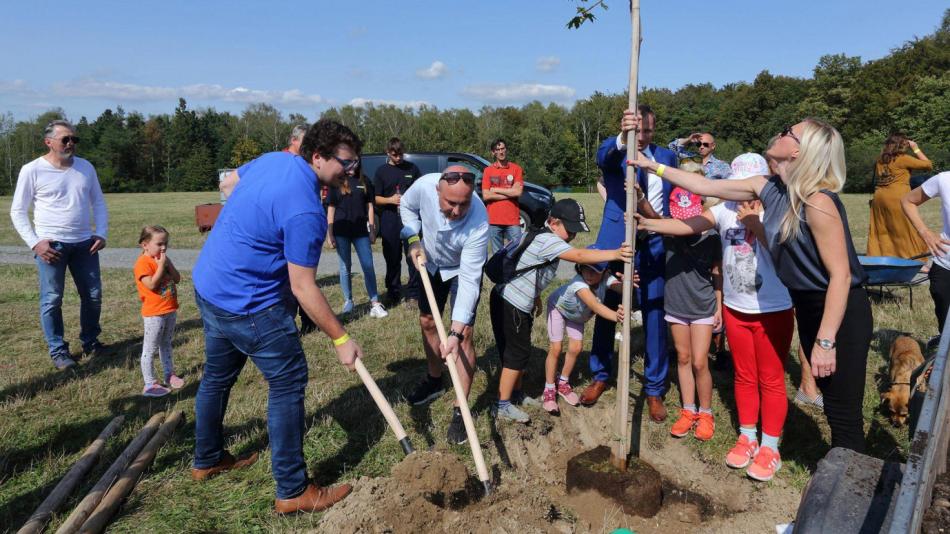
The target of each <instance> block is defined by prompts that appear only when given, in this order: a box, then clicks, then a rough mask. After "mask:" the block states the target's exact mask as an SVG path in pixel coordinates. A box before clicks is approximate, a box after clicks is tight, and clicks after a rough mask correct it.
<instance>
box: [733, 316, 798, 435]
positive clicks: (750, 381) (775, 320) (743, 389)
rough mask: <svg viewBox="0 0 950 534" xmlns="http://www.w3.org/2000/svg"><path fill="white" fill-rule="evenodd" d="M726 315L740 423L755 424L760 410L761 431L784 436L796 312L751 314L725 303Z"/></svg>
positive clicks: (744, 424)
mask: <svg viewBox="0 0 950 534" xmlns="http://www.w3.org/2000/svg"><path fill="white" fill-rule="evenodd" d="M723 318H724V319H725V323H726V338H727V339H728V340H729V348H730V349H732V361H733V363H734V364H735V370H736V379H735V393H736V408H737V409H738V411H739V424H740V425H742V426H756V425H757V424H758V422H759V412H761V414H762V432H763V433H765V434H768V435H770V436H781V435H782V427H784V426H785V416H786V414H787V413H788V395H787V394H786V392H785V360H786V358H788V349H789V348H790V347H791V345H792V331H793V330H794V328H795V314H794V312H793V311H792V310H791V309H788V310H785V311H780V312H772V313H759V314H751V313H742V312H739V311H735V310H732V309H729V308H728V307H726V306H723ZM760 406H761V409H760Z"/></svg>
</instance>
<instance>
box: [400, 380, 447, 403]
mask: <svg viewBox="0 0 950 534" xmlns="http://www.w3.org/2000/svg"><path fill="white" fill-rule="evenodd" d="M444 393H445V386H443V385H442V377H439V378H433V377H431V376H428V375H427V376H426V377H425V378H423V379H422V382H420V383H419V385H418V386H416V389H415V390H414V391H413V392H412V393H410V394H409V395H407V396H406V400H407V401H409V404H412V405H413V406H419V405H420V404H427V403H429V402H432V401H434V400H435V399H438V398H439V397H441V396H442V395H443V394H444Z"/></svg>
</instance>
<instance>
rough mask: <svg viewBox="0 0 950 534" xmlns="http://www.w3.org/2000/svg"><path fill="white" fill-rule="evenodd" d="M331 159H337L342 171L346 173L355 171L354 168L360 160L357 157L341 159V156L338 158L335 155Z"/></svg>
mask: <svg viewBox="0 0 950 534" xmlns="http://www.w3.org/2000/svg"><path fill="white" fill-rule="evenodd" d="M333 159H335V160H336V161H337V163H339V164H340V166H341V167H343V172H345V173H347V174H350V173H352V172H355V171H356V168H357V167H359V165H360V160H359V158H356V159H343V158H338V157H336V156H333Z"/></svg>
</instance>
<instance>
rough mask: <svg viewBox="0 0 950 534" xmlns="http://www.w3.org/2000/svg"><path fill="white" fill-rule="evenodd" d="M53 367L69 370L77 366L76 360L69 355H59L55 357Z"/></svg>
mask: <svg viewBox="0 0 950 534" xmlns="http://www.w3.org/2000/svg"><path fill="white" fill-rule="evenodd" d="M53 365H54V366H56V369H57V370H59V371H62V370H63V369H69V368H70V367H74V366H75V365H76V360H74V359H72V358H70V357H69V355H67V354H57V355H55V356H53Z"/></svg>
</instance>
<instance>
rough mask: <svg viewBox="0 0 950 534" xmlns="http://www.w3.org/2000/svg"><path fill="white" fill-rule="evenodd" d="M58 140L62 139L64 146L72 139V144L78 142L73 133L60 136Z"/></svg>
mask: <svg viewBox="0 0 950 534" xmlns="http://www.w3.org/2000/svg"><path fill="white" fill-rule="evenodd" d="M59 140H60V141H62V143H63V145H64V146H65V145H68V144H69V142H70V141H72V142H73V144H74V145H78V144H79V138H78V137H76V136H75V135H64V136H62V137H60V138H59Z"/></svg>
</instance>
